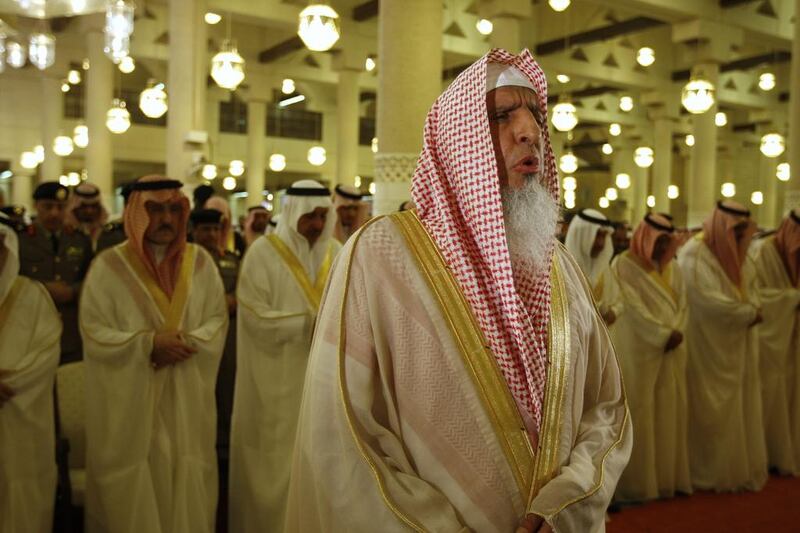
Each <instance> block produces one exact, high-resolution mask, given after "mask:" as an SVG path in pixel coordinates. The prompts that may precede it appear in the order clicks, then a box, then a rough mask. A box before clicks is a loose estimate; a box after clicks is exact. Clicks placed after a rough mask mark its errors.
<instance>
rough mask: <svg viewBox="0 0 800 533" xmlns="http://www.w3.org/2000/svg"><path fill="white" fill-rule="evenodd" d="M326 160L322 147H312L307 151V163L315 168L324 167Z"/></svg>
mask: <svg viewBox="0 0 800 533" xmlns="http://www.w3.org/2000/svg"><path fill="white" fill-rule="evenodd" d="M327 158H328V156H327V153H326V152H325V148H323V147H322V146H312V147H311V148H309V149H308V162H309V163H311V164H312V165H314V166H315V167H319V166H322V165H324V164H325V161H326V160H327Z"/></svg>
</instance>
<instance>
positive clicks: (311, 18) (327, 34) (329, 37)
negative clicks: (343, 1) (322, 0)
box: [297, 4, 341, 52]
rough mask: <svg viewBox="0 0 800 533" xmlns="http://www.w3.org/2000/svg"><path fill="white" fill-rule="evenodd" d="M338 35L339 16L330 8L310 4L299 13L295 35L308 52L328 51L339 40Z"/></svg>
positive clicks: (323, 5)
mask: <svg viewBox="0 0 800 533" xmlns="http://www.w3.org/2000/svg"><path fill="white" fill-rule="evenodd" d="M340 33H341V31H340V29H339V14H338V13H337V12H336V11H335V10H334V9H333V8H332V7H331V6H328V5H325V4H311V5H310V6H308V7H307V8H305V9H304V10H303V11H301V12H300V23H299V25H298V27H297V35H299V36H300V39H302V41H303V44H305V45H306V48H308V49H309V50H313V51H315V52H325V51H326V50H330V49H331V48H332V47H333V45H334V44H336V41H338V40H339V36H340Z"/></svg>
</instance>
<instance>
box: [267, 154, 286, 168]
mask: <svg viewBox="0 0 800 533" xmlns="http://www.w3.org/2000/svg"><path fill="white" fill-rule="evenodd" d="M285 168H286V156H285V155H283V154H272V155H271V156H269V169H270V170H272V171H273V172H281V171H282V170H283V169H285Z"/></svg>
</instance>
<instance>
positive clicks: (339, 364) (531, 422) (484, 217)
mask: <svg viewBox="0 0 800 533" xmlns="http://www.w3.org/2000/svg"><path fill="white" fill-rule="evenodd" d="M546 104H547V86H546V82H545V79H544V74H543V72H542V71H541V69H540V68H539V66H538V65H537V64H536V63H535V62H534V61H533V58H532V57H531V55H530V53H529V52H528V51H524V52H523V53H522V54H520V55H519V56H515V55H512V54H509V53H508V52H505V51H503V50H493V51H491V52H489V53H488V54H487V55H486V56H484V57H483V58H482V59H480V60H478V61H477V62H476V63H475V64H473V65H472V66H471V67H469V68H468V69H467V70H466V71H464V72H463V73H462V74H461V75H460V76H459V77H458V78H457V79H456V81H454V82H453V83H452V84H451V85H450V87H449V88H448V89H447V90H446V91H445V92H444V93H443V94H442V95H441V96H440V97H439V98H438V99H437V101H436V102H435V103H434V105H433V108H432V110H431V112H430V114H429V115H428V120H427V123H426V127H425V145H424V147H423V150H422V154H421V155H420V157H419V162H418V165H417V170H416V172H415V175H414V180H413V182H412V196H413V198H414V203H415V205H416V210H412V211H403V212H399V213H394V214H392V215H390V216H386V217H380V218H377V219H373V220H372V221H371V222H369V223H367V224H366V225H365V226H364V228H363V229H362V230H361V231H359V232H358V233H356V234H355V235H354V236H353V237H351V238H350V240H348V242H347V244H346V245H345V247H344V248H343V250H342V253H341V254H340V256H339V257H338V258H337V261H336V265H335V267H334V271H333V273H332V274H331V281H330V285H329V287H328V289H327V292H326V297H325V302H324V304H323V306H322V309H321V311H320V316H319V321H318V323H317V327H316V331H315V336H314V342H313V348H312V351H311V358H310V360H309V368H308V374H307V377H306V386H305V392H304V396H303V407H302V411H301V418H300V423H299V428H298V432H297V439H298V441H297V445H296V449H295V455H294V460H293V467H292V481H291V486H290V490H289V503H288V506H287V517H286V527H285V531H288V532H307V531H331V532H333V531H337V532H338V531H349V532H366V531H384V532H385V531H407V530H409V529H411V530H416V531H436V532H461V531H476V532H501V533H512V532H513V531H515V530H516V528H517V527H520V528H521V529H522V531H529V532H530V531H536V532H540V533H544V532H550V531H558V532H562V531H574V532H578V531H581V532H596V531H603V529H604V525H605V510H606V507H607V505H608V502H609V500H610V499H611V496H612V495H613V493H614V489H615V486H616V482H617V479H618V478H619V475H620V473H621V472H622V469H623V468H624V465H625V463H626V462H627V458H628V455H629V452H630V444H631V428H630V422H629V415H628V410H627V408H626V405H625V396H624V392H623V388H622V380H621V375H620V371H619V367H618V365H617V361H616V357H615V354H614V350H613V347H612V345H611V342H610V340H609V338H608V335H607V332H606V329H605V326H604V325H603V322H602V319H601V318H600V316H599V315H598V313H597V311H596V310H595V308H594V306H593V305H592V302H591V296H590V293H589V288H588V286H587V285H586V284H585V282H584V280H583V276H582V274H580V271H579V267H578V266H577V265H576V264H575V262H574V261H573V260H572V259H571V257H570V256H569V254H568V253H566V252H564V251H563V249H561V248H559V247H558V246H557V244H556V240H555V231H556V224H557V222H558V216H559V213H558V211H559V210H558V191H559V186H558V180H557V171H556V167H555V159H554V157H553V152H552V149H551V146H550V141H549V133H548V131H547V121H546V118H545V117H546V116H547V113H546ZM379 192H380V189H379Z"/></svg>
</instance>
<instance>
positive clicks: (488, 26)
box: [475, 19, 494, 35]
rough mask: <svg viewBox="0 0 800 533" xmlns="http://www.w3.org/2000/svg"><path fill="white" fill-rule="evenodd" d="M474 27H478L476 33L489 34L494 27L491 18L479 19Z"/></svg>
mask: <svg viewBox="0 0 800 533" xmlns="http://www.w3.org/2000/svg"><path fill="white" fill-rule="evenodd" d="M475 27H476V28H477V29H478V33H480V34H481V35H491V33H492V30H493V29H494V24H492V21H491V20H487V19H480V20H479V21H478V22H477V23H476V24H475Z"/></svg>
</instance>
